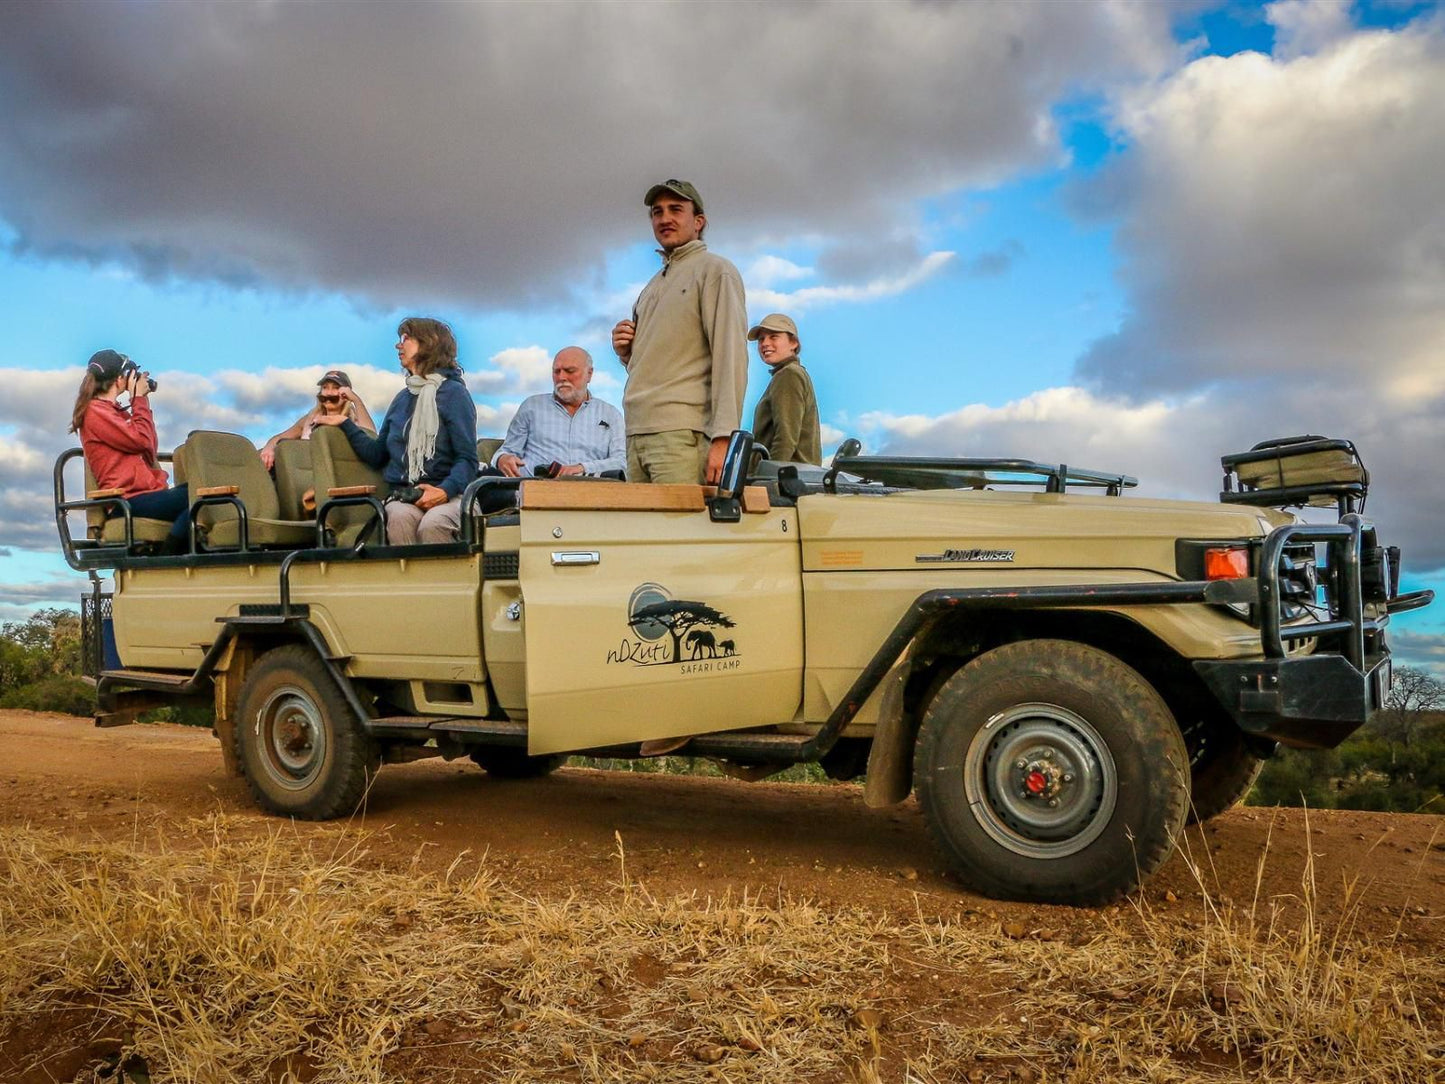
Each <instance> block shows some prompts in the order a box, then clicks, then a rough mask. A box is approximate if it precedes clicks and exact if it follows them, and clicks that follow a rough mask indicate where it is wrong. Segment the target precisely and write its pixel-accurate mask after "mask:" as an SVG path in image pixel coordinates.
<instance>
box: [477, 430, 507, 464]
mask: <svg viewBox="0 0 1445 1084" xmlns="http://www.w3.org/2000/svg"><path fill="white" fill-rule="evenodd" d="M501 446H502V438H501V437H482V439H481V440H479V441H477V462H478V463H479V464H481V465H482V466H483V467H485V466H486V465H487V464H489V463H490V462H491V461H492V456H494V455H496V454H497V449H499V448H500V447H501Z"/></svg>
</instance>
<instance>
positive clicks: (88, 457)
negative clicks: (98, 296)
mask: <svg viewBox="0 0 1445 1084" xmlns="http://www.w3.org/2000/svg"><path fill="white" fill-rule="evenodd" d="M153 391H155V383H154V382H153V381H152V380H151V379H150V374H149V373H144V372H141V370H140V368H139V367H138V366H137V365H136V364H135V362H133V361H131V360H130V358H128V357H126V356H125V355H124V354H118V353H116V352H115V351H114V350H100V351H97V352H96V353H94V354H92V355H91V358H90V361H89V362H88V363H87V364H86V367H85V376H84V377H83V378H82V379H81V381H80V394H79V395H77V396H76V399H75V410H74V411H73V412H72V413H71V418H70V431H71V432H72V433H79V434H80V444H81V447H82V448H83V449H84V450H85V462H86V464H87V465H88V466H89V467H90V472H91V474H93V475H94V476H95V484H96V486H97V487H99V488H100V489H118V490H120V495H121V496H122V497H124V498H125V499H126V501H128V502H129V504H130V510H131V515H133V516H139V517H141V518H142V519H161V520H170V521H171V531H170V536H169V537H168V538H167V539H166V542H165V545H164V547H163V548H162V550H161V552H162V553H181V552H183V551H185V550H186V549H187V548H189V544H190V543H189V540H188V534H189V532H190V522H191V517H190V509H191V505H190V500H189V498H188V494H187V491H186V487H185V486H184V485H180V486H170V485H169V482H170V479H169V477H167V475H166V472H165V471H164V470H162V469H161V468H160V466H159V464H158V462H157V459H156V450H157V444H156V423H155V419H154V418H153V417H152V416H151V407H150V393H151V392H153ZM123 392H129V393H130V405H129V406H126V407H122V406H121V405H120V403H119V401H118V400H119V399H120V396H121V393H123Z"/></svg>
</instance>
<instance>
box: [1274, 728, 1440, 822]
mask: <svg viewBox="0 0 1445 1084" xmlns="http://www.w3.org/2000/svg"><path fill="white" fill-rule="evenodd" d="M1401 732H1402V733H1409V734H1410V741H1409V744H1405V743H1404V742H1402V741H1391V740H1389V739H1387V738H1383V737H1381V736H1380V735H1379V734H1378V733H1372V732H1371V731H1370V730H1362V731H1360V732H1358V733H1356V734H1353V735H1351V736H1350V737H1349V738H1347V739H1346V740H1345V741H1344V742H1343V743H1342V744H1341V745H1340V747H1339V748H1338V749H1323V750H1301V749H1282V750H1281V751H1280V752H1279V753H1277V754H1276V755H1275V756H1274V757H1272V758H1270V759H1269V760H1267V761H1265V762H1264V770H1263V771H1262V772H1260V775H1259V780H1258V781H1257V782H1256V783H1255V785H1254V789H1253V790H1252V791H1250V793H1249V797H1248V798H1247V799H1246V801H1247V802H1248V804H1249V805H1263V806H1273V805H1285V806H1297V805H1301V804H1304V805H1308V806H1310V807H1312V808H1315V809H1365V810H1375V811H1379V812H1385V813H1445V728H1441V727H1439V726H1436V725H1426V726H1421V727H1417V728H1414V729H1413V730H1411V731H1401Z"/></svg>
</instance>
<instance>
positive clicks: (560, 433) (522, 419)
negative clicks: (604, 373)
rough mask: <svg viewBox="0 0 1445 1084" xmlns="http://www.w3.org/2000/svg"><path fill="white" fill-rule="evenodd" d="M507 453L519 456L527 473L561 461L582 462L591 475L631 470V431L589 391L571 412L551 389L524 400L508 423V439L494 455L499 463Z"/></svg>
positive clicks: (608, 405)
mask: <svg viewBox="0 0 1445 1084" xmlns="http://www.w3.org/2000/svg"><path fill="white" fill-rule="evenodd" d="M504 455H515V456H520V457H521V459H522V474H523V475H524V476H530V475H531V473H532V470H533V468H535V467H545V466H547V465H549V464H551V463H561V464H562V465H563V466H564V467H565V466H567V465H569V464H571V463H581V464H582V469H583V471H585V472H586V473H587V474H601V473H602V472H603V471H606V470H626V469H627V435H626V433H624V432H623V429H622V411H620V410H618V409H617V408H616V407H615V406H613V405H612V404H611V403H604V402H603V401H602V400H601V399H598V398H597V397H596V396H593V395H589V396H588V397H587V399H586V400H585V401H584V402H583V403H582V405H581V406H579V407H578V408H577V413H576V414H568V413H567V408H566V407H564V406H563V405H562V404H561V403H559V402H557V397H556V396H555V395H553V394H551V393H550V392H548V393H546V394H544V395H533V396H529V397H528V398H526V399H523V400H522V405H521V406H519V407H518V408H517V415H516V417H514V418H513V419H512V424H511V425H509V426H507V439H506V440H504V441H502V446H501V447H500V448H498V449H497V454H496V455H494V456H492V464H493V465H494V466H495V465H496V462H497V460H498V459H500V458H501V457H502V456H504Z"/></svg>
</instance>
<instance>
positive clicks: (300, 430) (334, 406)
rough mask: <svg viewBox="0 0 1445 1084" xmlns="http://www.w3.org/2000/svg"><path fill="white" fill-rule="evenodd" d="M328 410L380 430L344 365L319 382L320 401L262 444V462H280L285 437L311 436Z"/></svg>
mask: <svg viewBox="0 0 1445 1084" xmlns="http://www.w3.org/2000/svg"><path fill="white" fill-rule="evenodd" d="M326 414H342V415H345V416H346V417H348V418H350V419H351V420H352V421H354V422H355V423H356V424H357V425H359V426H361V428H363V429H365V430H366V431H367V432H369V433H375V432H376V423H375V422H374V421H372V420H371V415H370V414H368V413H367V412H366V404H365V403H363V402H362V401H361V397H360V396H359V395H357V394H356V392H355V391H353V390H352V388H351V377H349V376H347V375H346V374H345V373H344V372H342V371H341V370H340V369H331V370H329V371H327V372H326V373H324V374H322V377H321V379H320V380H318V381H317V382H316V405H315V406H314V407H312V408H311V409H310V410H308V411H307V412H306V413H305V414H303V415H301V417H299V418H297V419H296V420H295V421H294V422H292V423H291V425H290V426H288V427H287V428H285V429H283V430H281V432H279V433H277V434H276V435H275V436H274V437H272V438H271V439H270V440H268V441H267V442H266V443H265V444H264V445H263V446H262V448H261V462H262V463H264V464H266V469H267V470H270V469H271V468H272V467H274V466H275V465H276V445H277V444H279V443H280V442H281V441H283V440H310V439H311V430H312V429H313V428H315V426H316V419H317V418H318V417H321V416H322V415H326Z"/></svg>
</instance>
